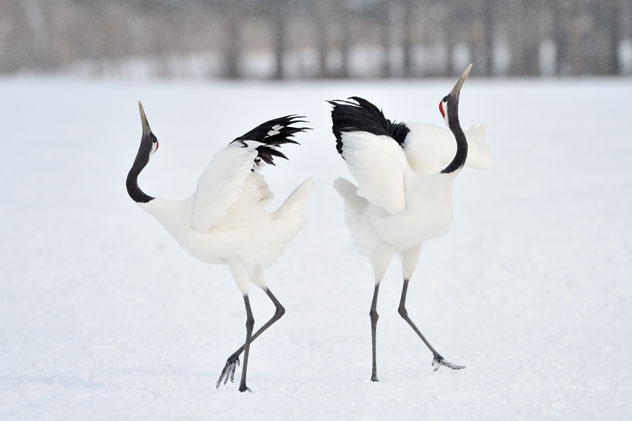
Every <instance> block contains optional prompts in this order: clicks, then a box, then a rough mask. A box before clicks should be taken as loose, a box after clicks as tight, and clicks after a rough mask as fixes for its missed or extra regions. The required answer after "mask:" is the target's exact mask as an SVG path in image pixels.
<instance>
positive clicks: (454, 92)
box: [450, 63, 472, 98]
mask: <svg viewBox="0 0 632 421" xmlns="http://www.w3.org/2000/svg"><path fill="white" fill-rule="evenodd" d="M470 70H472V63H470V64H469V65H468V66H467V68H466V69H465V71H464V72H463V74H462V75H461V77H460V78H459V80H458V81H457V82H456V85H454V88H452V90H451V91H450V95H451V96H453V97H455V98H458V97H459V93H460V92H461V87H462V86H463V82H465V79H467V75H469V74H470Z"/></svg>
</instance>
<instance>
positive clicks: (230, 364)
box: [215, 355, 243, 392]
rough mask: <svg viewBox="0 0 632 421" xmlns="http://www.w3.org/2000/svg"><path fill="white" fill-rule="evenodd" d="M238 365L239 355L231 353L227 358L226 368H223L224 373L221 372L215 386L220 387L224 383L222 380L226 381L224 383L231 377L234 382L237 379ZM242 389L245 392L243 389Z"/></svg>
mask: <svg viewBox="0 0 632 421" xmlns="http://www.w3.org/2000/svg"><path fill="white" fill-rule="evenodd" d="M238 365H239V355H231V356H230V357H228V359H227V360H226V365H224V368H223V369H222V374H220V376H219V379H217V384H215V388H217V389H219V387H220V386H221V384H222V380H223V381H224V384H226V383H227V382H228V379H230V382H231V383H233V382H234V381H235V370H236V369H237V366H238ZM241 391H242V392H243V390H241Z"/></svg>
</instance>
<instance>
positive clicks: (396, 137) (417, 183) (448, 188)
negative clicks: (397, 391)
mask: <svg viewBox="0 0 632 421" xmlns="http://www.w3.org/2000/svg"><path fill="white" fill-rule="evenodd" d="M471 68H472V65H471V64H470V65H469V66H468V67H467V68H466V69H465V71H464V72H463V74H462V75H461V77H460V78H459V80H458V81H457V83H456V84H455V85H454V88H452V90H451V91H450V93H449V94H448V95H446V96H444V97H443V98H442V99H441V101H440V103H439V111H440V113H441V116H442V117H443V119H444V121H445V123H446V125H447V126H448V128H447V129H445V128H442V127H436V126H431V125H426V124H413V123H408V124H405V123H397V122H393V121H391V120H389V119H387V118H386V117H385V116H384V114H383V112H382V111H381V110H380V109H378V108H377V107H376V106H375V105H373V104H372V103H370V102H369V101H367V100H365V99H363V98H360V97H351V98H349V99H348V100H333V101H329V103H330V104H331V105H332V106H333V109H332V112H331V117H332V122H333V126H332V131H333V134H334V136H335V138H336V149H337V150H338V152H339V153H340V155H341V156H342V158H343V159H344V160H345V162H346V164H347V167H348V169H349V172H350V173H351V175H352V176H353V177H354V178H355V180H356V182H357V185H355V184H354V183H352V182H350V181H348V180H346V179H344V178H337V179H336V180H335V181H334V188H335V189H336V190H337V191H338V193H339V194H340V196H342V199H343V203H344V208H345V223H346V225H347V227H348V228H349V230H350V231H351V235H352V238H353V242H354V244H355V246H356V248H357V249H358V250H359V251H360V253H361V254H363V255H364V256H366V257H367V258H368V259H369V261H370V263H371V266H372V268H373V272H374V275H375V286H374V290H373V299H372V301H371V309H370V319H371V351H372V372H371V380H372V381H378V377H377V361H376V329H377V322H378V319H379V315H378V313H377V300H378V292H379V288H380V282H381V281H382V279H383V277H384V274H385V273H386V270H387V268H388V266H389V265H390V262H391V259H392V257H393V255H394V254H398V255H400V256H401V261H402V275H403V278H404V282H403V286H402V293H401V298H400V302H399V308H398V311H399V314H400V315H401V317H402V318H403V319H404V320H405V321H406V322H407V323H408V324H409V325H410V327H411V328H412V329H413V330H414V331H415V333H416V334H417V335H418V336H419V338H420V339H421V340H422V341H423V343H424V344H425V345H426V346H427V347H428V349H429V350H430V351H431V352H432V355H433V360H432V366H433V368H434V370H435V371H436V370H438V369H439V368H440V367H441V366H446V367H449V368H452V369H455V370H459V369H462V368H464V367H463V366H461V365H457V364H453V363H450V362H449V361H447V360H446V359H445V358H443V356H442V355H441V354H439V352H437V351H436V349H435V348H434V347H433V346H432V345H431V344H430V342H428V340H427V339H426V338H425V337H424V335H423V334H422V333H421V331H420V330H419V329H418V328H417V326H416V325H415V323H414V322H413V321H412V320H411V318H410V316H409V315H408V310H407V308H406V295H407V291H408V283H409V281H410V279H411V277H412V275H413V273H414V271H415V268H416V266H417V262H418V260H419V256H420V253H421V247H422V244H423V243H424V242H425V241H427V240H430V239H432V238H435V237H438V236H440V235H443V234H445V233H447V232H448V230H449V229H450V226H451V224H452V186H453V183H454V180H455V178H456V176H457V175H458V174H459V173H460V172H461V169H462V168H463V167H464V166H465V165H467V166H471V167H474V168H478V169H484V168H487V167H488V166H489V164H490V154H489V146H488V143H487V134H486V125H484V124H482V125H480V126H478V127H472V128H470V129H469V130H468V131H467V132H464V131H463V129H462V128H461V125H460V123H459V115H458V109H459V95H460V92H461V87H462V86H463V83H464V82H465V79H466V78H467V76H468V74H469V72H470V69H471Z"/></svg>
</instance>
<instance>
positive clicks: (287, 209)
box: [127, 103, 313, 392]
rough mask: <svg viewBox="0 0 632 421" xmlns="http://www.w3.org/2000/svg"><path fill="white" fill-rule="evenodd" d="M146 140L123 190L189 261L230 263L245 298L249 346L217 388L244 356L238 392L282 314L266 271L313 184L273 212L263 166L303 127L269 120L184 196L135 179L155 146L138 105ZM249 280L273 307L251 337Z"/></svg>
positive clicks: (298, 221)
mask: <svg viewBox="0 0 632 421" xmlns="http://www.w3.org/2000/svg"><path fill="white" fill-rule="evenodd" d="M139 107H140V112H141V120H142V123H143V136H142V139H141V145H140V147H139V151H138V155H137V156H136V160H135V161H134V165H133V166H132V168H131V169H130V172H129V175H128V178H127V190H128V193H129V195H130V197H132V199H134V200H135V201H136V202H137V203H138V205H139V206H140V207H142V208H143V209H144V210H146V211H147V212H148V213H150V214H151V215H152V216H154V217H155V218H156V219H157V220H158V221H159V222H160V223H161V224H162V225H163V226H164V227H165V228H166V229H167V231H168V232H169V233H170V234H171V235H172V236H173V237H174V238H175V240H176V241H177V242H178V244H180V246H181V247H182V248H183V249H185V250H186V251H187V252H188V253H189V254H190V255H191V256H193V257H195V258H196V259H198V260H201V261H203V262H205V263H211V264H225V265H227V266H228V267H229V268H230V270H231V272H232V274H233V277H234V278H235V281H236V283H237V286H238V287H239V289H240V291H241V292H242V294H243V296H244V302H245V305H246V313H247V316H248V317H247V334H246V343H245V344H244V346H242V347H241V348H239V349H238V350H237V351H236V352H235V353H233V354H232V355H231V356H230V357H229V358H228V360H227V362H226V365H225V366H224V369H223V371H222V375H221V376H220V378H219V380H218V382H217V385H218V386H219V385H220V383H221V381H222V380H224V383H226V381H227V380H228V379H229V378H230V379H231V381H232V379H233V376H234V372H235V368H236V365H237V364H239V355H240V354H241V352H242V351H245V355H244V365H243V370H242V379H241V384H240V388H239V390H240V391H242V392H243V391H245V390H248V388H247V387H246V369H247V361H248V352H249V345H250V342H251V341H252V340H254V339H255V338H256V337H257V336H259V334H261V333H262V332H263V331H264V330H265V329H267V328H268V327H269V326H270V325H271V324H272V323H274V322H275V321H276V320H278V319H279V318H280V317H281V316H282V315H283V313H284V309H283V306H281V304H280V303H279V302H278V300H277V299H276V297H274V295H273V294H272V292H271V291H270V290H269V288H268V287H267V285H266V281H265V277H264V274H263V273H264V272H263V271H264V269H265V268H267V267H268V266H269V265H270V264H272V263H273V262H274V261H275V260H276V259H277V258H278V257H279V256H280V255H281V254H282V253H283V250H284V249H285V247H286V245H287V244H288V243H289V241H290V240H291V239H292V238H293V237H294V235H295V234H296V233H297V232H298V231H299V229H300V228H301V226H302V224H303V211H304V208H305V205H306V202H307V197H308V194H309V191H310V189H311V187H312V184H313V182H312V179H311V178H310V179H307V180H305V181H304V182H303V183H301V184H300V185H299V186H298V187H297V188H296V189H295V190H294V192H293V193H292V194H290V195H289V196H288V198H287V199H286V200H285V202H284V203H283V204H282V205H281V206H280V207H279V208H278V209H277V210H276V211H274V212H271V213H270V212H267V211H266V209H265V205H266V203H268V202H269V201H270V200H271V199H272V193H271V192H270V190H269V188H268V186H267V185H266V183H265V181H264V179H263V176H262V175H261V174H260V169H261V167H262V166H263V165H264V163H270V164H272V165H274V162H273V158H274V157H275V156H276V157H282V158H285V156H284V155H283V154H282V153H281V152H280V151H278V150H277V148H278V147H280V146H281V145H283V144H285V143H297V142H295V141H293V140H292V136H293V135H294V134H295V133H298V132H302V131H304V130H306V128H303V127H295V126H293V124H295V123H298V122H301V121H302V120H300V118H299V117H297V116H286V117H281V118H278V119H274V120H270V121H268V122H265V123H263V124H261V125H260V126H258V127H256V128H255V129H253V130H251V131H250V132H248V133H246V134H245V135H243V136H241V137H239V138H237V139H235V140H234V141H233V142H231V143H230V144H228V146H226V147H225V148H223V149H221V150H220V151H219V152H217V153H216V154H215V156H213V158H212V159H211V161H210V163H209V164H208V166H207V168H206V170H205V171H204V172H203V173H202V175H201V176H200V179H199V181H198V185H197V189H196V191H195V192H194V193H193V195H191V196H190V197H189V198H188V199H184V200H166V199H156V198H153V197H151V196H148V195H146V194H145V193H143V192H142V191H141V190H140V188H139V187H138V183H137V179H138V174H139V173H140V171H142V169H143V168H144V167H145V165H146V164H147V162H148V161H149V159H150V158H151V156H152V155H153V154H154V153H155V152H156V150H157V149H158V140H157V139H156V137H155V135H154V134H153V133H152V131H151V129H150V127H149V123H148V122H147V118H146V116H145V113H144V110H143V108H142V105H141V104H140V103H139ZM250 282H253V283H255V284H256V285H257V286H258V287H260V288H262V289H263V290H264V291H265V292H266V294H267V295H268V296H269V297H270V299H271V300H272V302H273V303H274V305H275V306H276V308H277V312H276V313H275V316H273V318H272V319H271V320H270V321H269V322H268V323H266V324H264V325H263V326H262V327H261V328H260V329H259V331H257V332H256V333H255V334H254V335H253V334H252V326H253V325H254V318H253V317H252V313H251V309H250V304H249V300H248V290H249V285H250Z"/></svg>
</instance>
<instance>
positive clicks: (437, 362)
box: [398, 279, 465, 371]
mask: <svg viewBox="0 0 632 421" xmlns="http://www.w3.org/2000/svg"><path fill="white" fill-rule="evenodd" d="M408 281H409V280H408V279H404V286H403V287H402V298H401V299H400V301H399V308H398V311H399V314H400V316H402V318H403V319H404V320H406V323H408V324H409V325H410V327H412V328H413V330H414V331H415V333H416V334H417V335H418V336H419V337H420V338H421V340H422V341H423V343H425V344H426V346H427V347H428V349H429V350H430V352H432V355H433V359H432V367H433V368H434V371H437V370H438V369H439V368H440V367H441V366H442V365H444V366H446V367H449V368H451V369H453V370H461V369H462V368H465V366H463V365H456V364H452V363H451V362H449V361H446V360H445V359H444V358H443V357H442V356H441V354H439V353H438V352H437V351H436V350H435V349H434V348H433V347H432V345H430V342H428V340H427V339H426V338H425V337H424V335H422V333H421V331H419V329H418V328H417V326H415V323H413V321H412V320H410V317H408V310H406V294H407V293H408Z"/></svg>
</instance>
